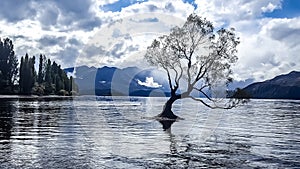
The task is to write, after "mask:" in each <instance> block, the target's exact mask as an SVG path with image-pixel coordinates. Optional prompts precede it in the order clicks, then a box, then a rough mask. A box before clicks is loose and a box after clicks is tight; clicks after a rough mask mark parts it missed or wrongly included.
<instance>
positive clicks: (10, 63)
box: [0, 38, 78, 95]
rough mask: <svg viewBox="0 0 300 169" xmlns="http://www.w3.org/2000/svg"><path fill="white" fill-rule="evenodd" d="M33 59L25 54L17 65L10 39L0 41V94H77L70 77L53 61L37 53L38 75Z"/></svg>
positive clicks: (76, 88)
mask: <svg viewBox="0 0 300 169" xmlns="http://www.w3.org/2000/svg"><path fill="white" fill-rule="evenodd" d="M35 60H36V58H35V56H32V57H30V56H29V55H28V54H27V53H26V54H25V56H22V57H21V62H20V64H19V61H18V58H17V56H16V55H15V52H14V45H13V43H12V40H10V39H9V38H5V39H3V40H2V39H0V94H22V95H32V94H34V95H51V94H56V95H74V94H76V93H77V92H78V87H77V85H76V84H75V83H74V79H73V77H72V76H71V77H68V76H67V74H66V72H65V71H64V70H63V69H62V68H61V66H60V65H58V64H57V63H56V62H55V61H53V62H52V61H51V60H50V59H47V57H46V56H45V55H43V54H40V56H39V62H38V63H39V65H38V72H37V71H36V70H35V63H36V62H35Z"/></svg>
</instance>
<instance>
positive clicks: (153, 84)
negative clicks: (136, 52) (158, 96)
mask: <svg viewBox="0 0 300 169" xmlns="http://www.w3.org/2000/svg"><path fill="white" fill-rule="evenodd" d="M137 81H138V84H139V85H141V86H146V87H151V88H159V87H162V85H160V84H158V83H157V82H154V79H153V77H146V81H145V82H142V81H140V80H137Z"/></svg>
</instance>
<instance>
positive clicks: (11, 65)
mask: <svg viewBox="0 0 300 169" xmlns="http://www.w3.org/2000/svg"><path fill="white" fill-rule="evenodd" d="M17 75H18V60H17V57H16V56H15V52H14V45H13V43H12V41H11V40H10V39H8V38H6V39H4V40H3V41H2V39H0V87H1V89H2V91H0V92H1V93H3V92H8V91H7V89H9V92H12V91H13V88H14V83H15V82H16V80H17ZM3 89H4V90H3Z"/></svg>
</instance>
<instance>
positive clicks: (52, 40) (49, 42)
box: [39, 35, 66, 46]
mask: <svg viewBox="0 0 300 169" xmlns="http://www.w3.org/2000/svg"><path fill="white" fill-rule="evenodd" d="M65 41H66V37H64V36H63V37H56V36H49V35H46V36H43V37H42V38H41V39H40V40H39V43H40V45H41V46H55V45H59V46H63V45H64V44H65Z"/></svg>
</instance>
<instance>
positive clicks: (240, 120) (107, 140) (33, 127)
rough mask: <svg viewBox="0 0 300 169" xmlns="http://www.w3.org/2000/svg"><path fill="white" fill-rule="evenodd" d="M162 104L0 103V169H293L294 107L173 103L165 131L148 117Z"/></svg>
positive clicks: (297, 148)
mask: <svg viewBox="0 0 300 169" xmlns="http://www.w3.org/2000/svg"><path fill="white" fill-rule="evenodd" d="M165 100H166V98H142V97H136V98H133V97H130V98H129V97H113V98H111V97H94V96H82V97H76V98H74V99H71V98H60V99H57V98H54V97H53V98H51V97H50V98H30V97H11V98H7V97H5V98H3V96H2V98H1V99H0V168H299V167H300V160H299V159H300V101H292V100H251V102H250V103H248V104H247V105H244V106H240V107H238V108H235V109H231V110H210V109H208V108H206V107H204V106H201V105H199V104H197V103H195V102H193V101H191V100H184V101H179V102H176V104H175V105H174V112H175V113H176V114H177V115H179V116H180V117H183V118H184V120H180V121H178V122H175V123H174V124H173V125H172V127H171V131H163V129H162V125H161V124H160V123H159V122H158V121H156V120H153V119H151V118H149V117H153V116H155V115H157V114H158V113H160V112H161V110H162V106H163V103H164V101H165Z"/></svg>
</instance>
